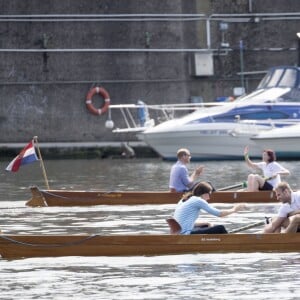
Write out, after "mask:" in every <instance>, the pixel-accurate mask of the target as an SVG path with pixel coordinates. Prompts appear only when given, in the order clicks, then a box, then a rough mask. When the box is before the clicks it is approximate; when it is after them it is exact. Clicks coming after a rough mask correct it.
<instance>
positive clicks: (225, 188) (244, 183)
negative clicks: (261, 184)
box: [218, 181, 247, 191]
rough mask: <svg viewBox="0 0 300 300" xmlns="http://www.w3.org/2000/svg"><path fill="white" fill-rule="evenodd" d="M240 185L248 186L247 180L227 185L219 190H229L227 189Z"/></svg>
mask: <svg viewBox="0 0 300 300" xmlns="http://www.w3.org/2000/svg"><path fill="white" fill-rule="evenodd" d="M238 187H247V182H246V181H243V182H240V183H237V184H234V185H230V186H225V187H223V188H220V189H218V191H227V190H232V189H235V188H238Z"/></svg>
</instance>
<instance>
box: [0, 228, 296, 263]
mask: <svg viewBox="0 0 300 300" xmlns="http://www.w3.org/2000/svg"><path fill="white" fill-rule="evenodd" d="M299 250H300V234H296V233H290V234H203V235H171V234H165V235H109V236H101V235H0V254H1V256H2V257H3V258H8V259H13V258H26V257H58V256H134V255H169V254H188V253H229V252H299Z"/></svg>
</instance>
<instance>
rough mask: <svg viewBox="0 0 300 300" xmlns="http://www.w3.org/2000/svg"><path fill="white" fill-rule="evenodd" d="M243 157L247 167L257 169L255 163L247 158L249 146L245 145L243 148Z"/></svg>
mask: <svg viewBox="0 0 300 300" xmlns="http://www.w3.org/2000/svg"><path fill="white" fill-rule="evenodd" d="M244 157H245V162H246V164H247V166H248V167H250V168H253V169H259V168H258V167H257V165H256V164H255V163H253V162H252V161H251V160H250V158H249V146H246V147H245V149H244Z"/></svg>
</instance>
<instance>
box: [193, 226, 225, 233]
mask: <svg viewBox="0 0 300 300" xmlns="http://www.w3.org/2000/svg"><path fill="white" fill-rule="evenodd" d="M220 233H221V234H222V233H228V232H227V230H226V228H225V227H224V226H223V225H216V226H212V227H195V228H194V229H193V230H192V231H191V234H220Z"/></svg>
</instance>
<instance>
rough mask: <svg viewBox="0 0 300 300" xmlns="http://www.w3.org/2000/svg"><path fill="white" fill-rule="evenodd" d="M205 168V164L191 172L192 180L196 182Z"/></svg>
mask: <svg viewBox="0 0 300 300" xmlns="http://www.w3.org/2000/svg"><path fill="white" fill-rule="evenodd" d="M203 170H204V166H199V167H197V168H196V169H195V170H194V172H193V173H192V174H191V176H190V180H191V181H193V182H194V181H195V180H196V179H197V177H199V176H200V175H201V174H202V173H203Z"/></svg>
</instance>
